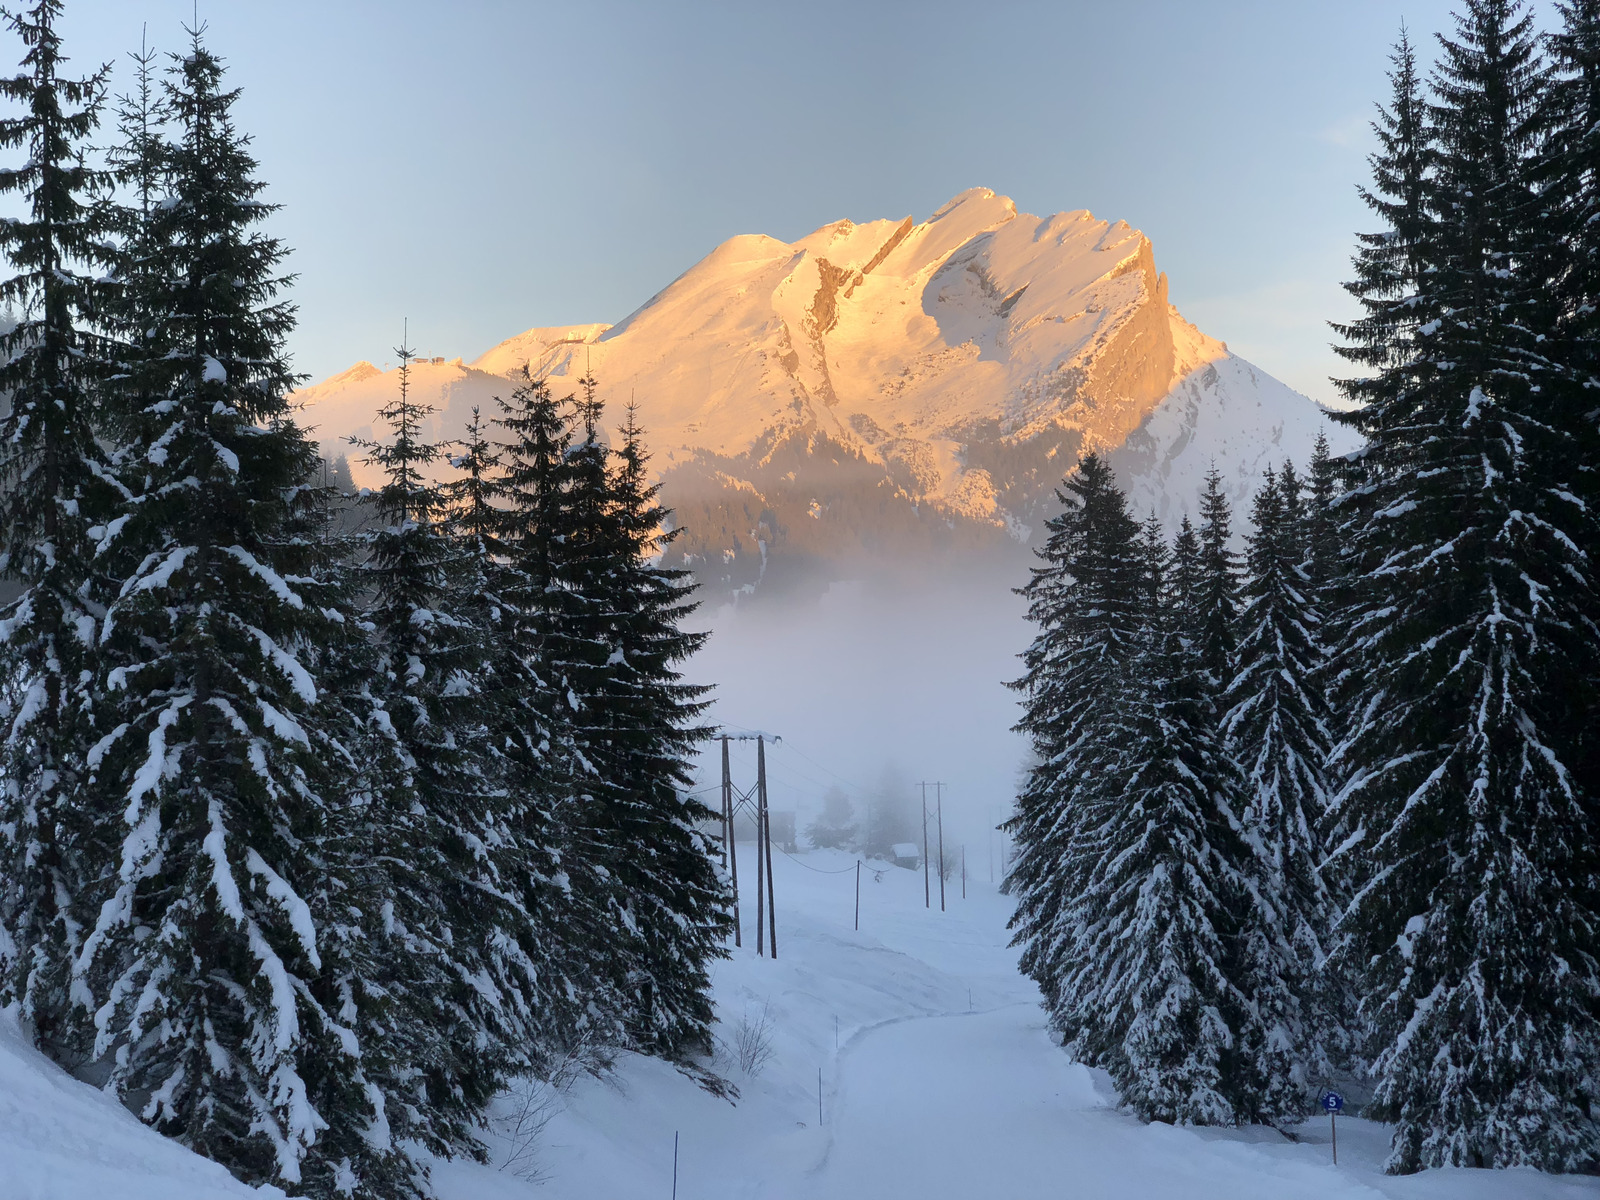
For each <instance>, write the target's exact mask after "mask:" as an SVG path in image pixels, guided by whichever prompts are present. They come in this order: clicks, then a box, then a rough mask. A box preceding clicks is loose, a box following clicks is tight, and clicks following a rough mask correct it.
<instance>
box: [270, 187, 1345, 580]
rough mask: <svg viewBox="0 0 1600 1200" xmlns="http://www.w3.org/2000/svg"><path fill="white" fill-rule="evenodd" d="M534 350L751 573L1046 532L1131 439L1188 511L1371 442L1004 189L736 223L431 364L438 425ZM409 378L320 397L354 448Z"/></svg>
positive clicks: (1144, 484)
mask: <svg viewBox="0 0 1600 1200" xmlns="http://www.w3.org/2000/svg"><path fill="white" fill-rule="evenodd" d="M524 367H526V368H527V369H528V370H529V371H530V372H531V373H532V374H533V375H534V376H535V377H537V378H542V379H547V380H549V381H550V382H551V384H552V385H553V386H554V387H555V388H556V389H557V391H558V394H560V393H561V392H565V391H570V390H572V389H573V388H575V386H576V381H577V380H578V379H579V378H580V377H581V376H582V375H583V374H584V373H585V372H586V371H587V372H592V373H593V374H594V376H595V377H596V378H597V379H598V380H599V381H600V386H601V392H602V394H603V395H604V396H606V397H608V398H609V400H610V402H611V404H612V406H613V409H612V411H613V415H615V416H620V406H621V405H622V404H625V403H627V402H628V401H629V400H630V398H631V399H632V400H634V401H635V402H637V404H638V405H639V408H640V416H641V420H642V423H643V425H644V427H645V428H646V429H647V431H648V433H649V444H650V446H651V448H652V450H653V451H654V453H655V466H656V469H657V470H658V471H659V472H660V475H661V478H662V482H663V487H664V493H665V496H666V499H667V501H668V503H669V504H671V505H672V506H673V507H674V508H675V509H676V510H677V511H678V513H679V515H680V520H681V521H682V523H683V524H684V525H685V526H686V535H685V537H684V538H683V539H681V540H680V542H679V543H678V549H679V552H681V553H684V554H686V555H687V556H688V557H689V558H690V559H691V560H692V561H694V562H696V563H697V564H698V565H699V566H700V569H701V571H702V573H703V574H706V575H709V576H712V577H716V576H721V577H722V578H723V579H724V580H725V581H726V582H727V583H729V584H731V585H734V586H739V585H741V584H746V583H749V582H752V581H753V580H754V579H755V578H757V577H758V576H760V574H761V573H762V572H763V570H765V569H766V567H767V564H768V563H769V560H770V561H784V562H787V563H790V564H795V563H807V562H815V561H817V560H823V561H838V560H849V559H851V558H854V557H857V556H860V555H867V556H871V557H884V556H888V557H902V556H916V555H919V554H922V553H927V552H938V551H940V550H941V549H945V548H950V547H958V548H961V547H964V548H972V549H981V548H986V547H987V548H998V547H1003V546H1005V545H1012V546H1014V545H1016V544H1017V543H1018V542H1025V541H1027V540H1028V539H1029V538H1030V537H1031V536H1037V534H1038V532H1039V523H1040V519H1041V517H1042V516H1044V515H1047V513H1048V512H1049V511H1051V509H1052V507H1053V503H1054V502H1053V498H1052V495H1051V493H1052V491H1053V489H1054V488H1055V486H1056V485H1057V484H1058V483H1059V481H1060V478H1061V475H1062V472H1063V471H1064V470H1065V469H1066V468H1067V467H1069V466H1070V465H1071V464H1072V463H1073V462H1074V461H1075V460H1076V457H1077V455H1078V454H1079V453H1080V452H1082V451H1084V450H1088V449H1095V450H1099V451H1102V452H1106V453H1109V454H1110V456H1111V458H1112V460H1113V462H1114V463H1115V465H1116V466H1117V468H1118V474H1119V476H1120V478H1121V479H1122V481H1123V483H1124V485H1125V486H1126V487H1127V488H1128V489H1129V491H1130V493H1131V495H1132V498H1133V501H1134V506H1135V509H1136V511H1137V512H1138V513H1140V514H1141V515H1142V514H1144V513H1146V512H1149V511H1151V510H1152V509H1153V510H1155V511H1156V512H1158V513H1160V514H1162V515H1163V516H1165V517H1167V518H1170V519H1172V520H1176V518H1177V516H1178V515H1179V514H1181V513H1182V512H1183V511H1185V510H1186V509H1192V508H1193V505H1194V497H1195V495H1196V493H1197V491H1198V488H1199V484H1200V481H1201V479H1202V478H1203V477H1204V475H1205V473H1206V471H1207V470H1208V469H1209V467H1210V466H1211V464H1212V463H1213V462H1215V463H1216V465H1217V466H1218V467H1219V468H1220V469H1221V470H1222V472H1223V474H1224V476H1225V477H1226V478H1227V480H1228V482H1229V486H1230V488H1231V489H1232V491H1233V492H1234V495H1235V497H1236V499H1238V500H1240V501H1242V500H1243V499H1244V498H1245V497H1246V496H1247V495H1248V493H1249V491H1250V490H1251V489H1252V488H1253V487H1254V486H1255V483H1256V481H1257V479H1258V478H1259V476H1260V473H1261V471H1262V469H1263V468H1264V467H1266V466H1267V465H1269V464H1275V463H1277V462H1278V461H1281V459H1282V458H1284V457H1285V456H1289V457H1293V458H1294V459H1295V460H1296V461H1297V462H1298V463H1301V464H1302V465H1303V464H1304V462H1305V460H1306V458H1307V457H1308V456H1309V454H1310V450H1311V445H1312V442H1313V441H1314V440H1315V438H1316V434H1317V432H1318V430H1319V429H1326V431H1327V432H1328V435H1329V438H1330V440H1331V441H1333V443H1334V445H1335V448H1336V449H1339V448H1345V447H1347V446H1348V445H1349V444H1350V439H1349V435H1348V434H1347V433H1345V432H1344V431H1342V430H1340V429H1338V428H1337V427H1334V426H1333V425H1332V424H1331V423H1330V422H1329V421H1328V420H1327V419H1326V417H1325V416H1324V415H1323V414H1322V412H1321V410H1320V409H1319V408H1318V407H1317V406H1316V405H1315V404H1314V403H1313V402H1312V401H1310V400H1308V399H1307V398H1306V397H1304V396H1301V395H1299V394H1298V393H1296V392H1293V391H1291V390H1290V389H1289V388H1287V387H1285V386H1284V385H1283V384H1281V383H1279V382H1277V381H1276V380H1274V379H1272V378H1271V377H1269V376H1267V375H1265V374H1264V373H1262V372H1261V371H1259V370H1258V369H1256V368H1255V367H1252V366H1251V365H1250V364H1248V363H1246V362H1245V361H1243V360H1242V359H1240V358H1238V357H1236V356H1235V355H1232V354H1230V353H1229V352H1228V349H1227V347H1226V346H1225V345H1224V344H1223V343H1221V342H1218V341H1216V340H1214V339H1212V338H1209V337H1207V336H1206V335H1205V334H1203V333H1201V332H1200V331H1199V330H1197V329H1195V328H1194V327H1193V326H1192V325H1190V324H1188V323H1187V322H1186V321H1184V319H1183V318H1182V317H1181V316H1180V315H1179V314H1178V312H1177V310H1176V309H1174V308H1173V307H1172V306H1171V305H1170V304H1169V303H1168V302H1167V281H1166V277H1165V276H1164V275H1162V274H1160V273H1159V272H1158V271H1157V269H1156V265H1155V258H1154V254H1153V251H1152V247H1151V244H1150V241H1149V239H1148V238H1146V237H1144V235H1143V234H1141V233H1139V232H1138V231H1137V230H1135V229H1132V228H1130V227H1129V226H1128V225H1127V224H1125V223H1123V222H1120V221H1119V222H1116V223H1108V222H1106V221H1102V220H1097V219H1096V218H1095V217H1093V216H1092V215H1090V214H1089V213H1087V212H1081V211H1080V212H1068V213H1058V214H1056V215H1055V216H1052V217H1045V218H1040V217H1035V216H1031V215H1029V214H1026V213H1019V212H1018V211H1017V209H1016V206H1015V205H1014V204H1013V203H1012V202H1011V201H1010V200H1009V199H1007V198H1006V197H1004V196H998V195H996V194H995V193H993V192H991V191H988V190H986V189H981V188H980V189H973V190H971V191H967V192H964V193H962V194H961V195H959V196H957V197H956V198H955V199H953V200H951V201H950V202H949V203H948V204H946V205H945V206H944V207H943V208H941V209H939V211H938V212H936V213H935V214H934V215H933V216H932V217H930V218H929V219H928V220H926V221H923V222H921V223H918V222H916V221H914V220H913V219H912V218H911V217H906V218H905V219H904V220H901V221H894V220H882V221H873V222H869V223H867V224H864V225H856V224H853V223H852V222H850V221H839V222H836V223H834V224H831V225H825V226H823V227H822V228H821V229H819V230H817V231H816V232H815V233H812V234H810V235H809V236H807V237H804V238H802V239H800V240H799V241H797V242H794V243H788V242H782V241H779V240H777V239H775V238H770V237H764V236H761V235H747V236H741V237H735V238H732V239H730V240H728V241H726V242H724V243H723V244H722V245H721V246H719V247H717V248H716V249H715V250H714V251H712V252H711V253H710V254H709V255H707V256H706V257H705V258H704V259H702V260H701V261H700V262H698V263H696V264H695V265H694V266H693V267H691V268H690V269H689V270H688V271H686V272H685V273H684V274H683V275H681V276H679V277H678V278H677V279H676V280H674V281H673V282H672V283H671V284H669V285H668V286H667V287H666V288H665V289H664V290H662V291H661V292H660V293H658V294H657V295H656V296H654V297H653V298H651V299H650V300H649V301H648V302H646V303H645V304H644V305H643V306H642V307H641V308H639V309H638V310H637V311H636V312H634V313H633V314H632V315H631V316H629V317H627V318H626V319H624V320H623V321H621V322H620V323H618V324H616V325H609V326H608V325H570V326H561V327H557V328H545V329H532V330H529V331H527V332H526V333H523V334H520V335H518V336H517V337H514V338H511V339H509V340H507V341H505V342H502V343H501V344H500V345H498V346H495V347H494V348H493V349H491V350H490V351H488V353H486V354H484V355H482V356H481V357H480V358H478V359H477V360H475V361H473V362H471V363H466V362H463V361H462V360H461V359H452V360H449V361H446V360H444V359H442V358H435V359H430V360H427V361H425V362H424V363H423V364H422V365H421V366H420V367H419V368H418V369H417V372H416V375H415V383H416V384H417V386H418V389H419V394H420V395H421V396H422V397H423V398H425V399H427V400H429V401H430V402H431V403H433V404H434V405H436V407H437V408H438V413H437V414H436V417H435V419H434V423H433V426H432V429H431V431H430V432H432V433H433V435H435V436H442V437H452V436H457V435H459V433H460V432H461V430H462V428H463V427H464V425H465V423H466V420H467V418H468V415H469V413H470V410H471V408H472V406H473V405H475V404H476V405H479V406H481V407H482V408H483V409H484V410H485V412H486V413H487V414H492V413H493V412H494V411H495V408H494V403H493V397H494V396H495V395H504V394H505V393H506V391H507V390H508V389H509V388H510V387H511V386H513V385H512V382H511V381H513V380H516V379H519V378H520V377H521V373H522V371H523V369H524ZM395 386H396V381H395V379H394V376H393V373H392V372H383V371H380V370H379V369H378V368H376V367H374V366H373V365H372V364H370V363H365V362H364V363H359V364H357V365H356V366H355V367H352V368H351V369H350V370H348V371H345V372H344V373H342V374H340V375H337V376H334V377H333V378H331V379H329V380H326V381H325V382H323V383H320V384H318V385H316V386H315V387H311V388H307V389H305V390H304V391H303V392H301V393H300V395H299V399H300V400H301V401H302V402H303V403H304V404H305V405H306V409H307V416H306V420H307V421H308V422H309V423H310V424H312V425H315V426H316V427H317V430H318V436H319V437H320V438H321V439H322V440H323V444H324V447H325V450H326V451H328V452H343V451H344V450H345V449H346V448H347V447H346V446H345V445H344V439H346V438H347V437H348V436H350V435H352V434H354V435H358V436H359V435H370V432H371V429H372V420H373V416H372V414H373V413H374V412H375V411H376V409H377V407H378V406H379V404H380V403H382V402H383V401H385V400H386V399H388V398H389V397H390V396H392V395H393V393H394V388H395ZM352 466H353V467H354V469H355V473H356V477H357V480H358V481H362V479H363V473H364V471H365V468H364V467H363V465H362V464H361V463H359V462H357V461H354V460H352Z"/></svg>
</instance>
